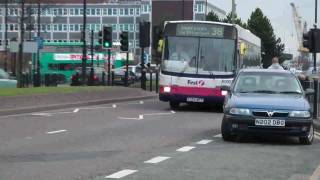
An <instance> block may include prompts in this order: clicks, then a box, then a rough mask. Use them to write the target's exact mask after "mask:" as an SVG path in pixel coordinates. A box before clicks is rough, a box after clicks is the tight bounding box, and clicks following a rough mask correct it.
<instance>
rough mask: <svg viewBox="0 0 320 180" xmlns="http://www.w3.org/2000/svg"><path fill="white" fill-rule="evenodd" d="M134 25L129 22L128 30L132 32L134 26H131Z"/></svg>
mask: <svg viewBox="0 0 320 180" xmlns="http://www.w3.org/2000/svg"><path fill="white" fill-rule="evenodd" d="M133 26H134V25H133V24H129V31H130V32H133V31H134V27H133Z"/></svg>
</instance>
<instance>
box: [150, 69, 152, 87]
mask: <svg viewBox="0 0 320 180" xmlns="http://www.w3.org/2000/svg"><path fill="white" fill-rule="evenodd" d="M150 92H152V71H150Z"/></svg>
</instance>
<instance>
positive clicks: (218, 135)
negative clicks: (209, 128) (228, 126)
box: [213, 134, 222, 138]
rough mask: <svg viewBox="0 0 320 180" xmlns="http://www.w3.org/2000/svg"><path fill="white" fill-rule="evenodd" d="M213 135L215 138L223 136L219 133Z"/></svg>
mask: <svg viewBox="0 0 320 180" xmlns="http://www.w3.org/2000/svg"><path fill="white" fill-rule="evenodd" d="M213 137H215V138H221V137H222V134H217V135H215V136H213Z"/></svg>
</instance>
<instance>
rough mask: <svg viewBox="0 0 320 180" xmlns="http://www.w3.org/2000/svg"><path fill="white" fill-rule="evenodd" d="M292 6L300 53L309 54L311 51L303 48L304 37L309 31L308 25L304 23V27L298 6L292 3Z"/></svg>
mask: <svg viewBox="0 0 320 180" xmlns="http://www.w3.org/2000/svg"><path fill="white" fill-rule="evenodd" d="M290 5H291V7H292V13H293V21H294V25H295V28H296V33H297V39H298V51H299V52H301V53H307V52H309V50H308V49H307V48H304V47H303V42H302V35H303V33H304V32H306V30H307V23H306V22H304V25H303V27H302V20H301V17H300V16H299V13H298V10H297V8H296V6H295V5H294V3H290Z"/></svg>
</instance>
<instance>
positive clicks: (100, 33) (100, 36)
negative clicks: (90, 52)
mask: <svg viewBox="0 0 320 180" xmlns="http://www.w3.org/2000/svg"><path fill="white" fill-rule="evenodd" d="M98 35H99V41H98V43H99V45H102V41H103V40H102V31H99V33H98Z"/></svg>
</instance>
